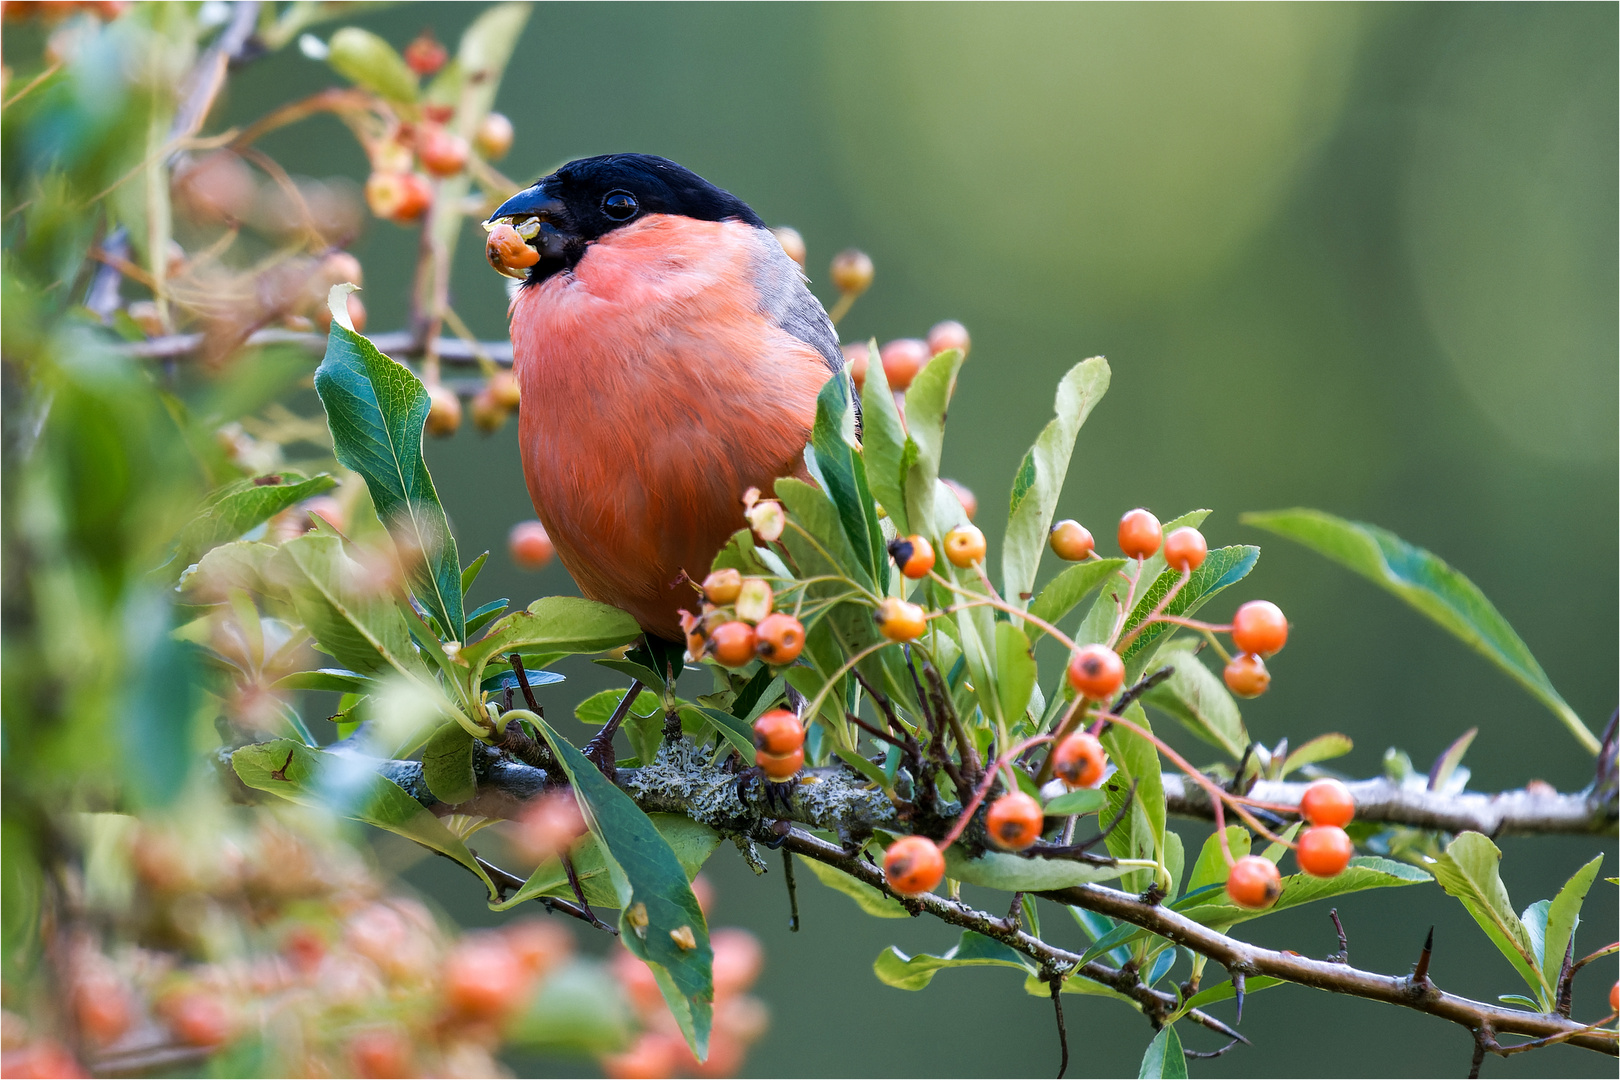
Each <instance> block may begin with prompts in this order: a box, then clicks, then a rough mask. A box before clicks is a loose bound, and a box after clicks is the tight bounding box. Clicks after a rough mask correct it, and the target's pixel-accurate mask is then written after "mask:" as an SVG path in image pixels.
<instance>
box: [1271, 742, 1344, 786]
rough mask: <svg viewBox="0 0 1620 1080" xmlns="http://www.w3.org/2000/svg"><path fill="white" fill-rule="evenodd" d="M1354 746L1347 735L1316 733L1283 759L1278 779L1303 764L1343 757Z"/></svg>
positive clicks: (1301, 767) (1300, 767) (1302, 766)
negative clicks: (1314, 736)
mask: <svg viewBox="0 0 1620 1080" xmlns="http://www.w3.org/2000/svg"><path fill="white" fill-rule="evenodd" d="M1355 748H1356V745H1355V743H1353V742H1351V741H1350V736H1348V735H1340V734H1339V733H1338V732H1336V731H1331V732H1329V733H1327V734H1326V735H1318V736H1317V737H1316V738H1314V739H1311V740H1310V741H1309V742H1306V743H1303V744H1302V745H1300V746H1299V747H1297V748H1296V749H1294V750H1293V751H1291V752H1290V753H1289V755H1288V756H1287V757H1286V758H1284V759H1283V766H1282V773H1281V774H1280V775H1279V776H1278V779H1279V780H1280V779H1282V778H1283V777H1285V776H1287V775H1288V774H1289V773H1291V772H1293V771H1294V770H1295V769H1303V768H1304V767H1305V766H1307V765H1314V764H1316V763H1317V762H1318V761H1332V760H1333V759H1334V758H1337V757H1343V756H1344V755H1346V754H1348V753H1349V752H1350V751H1352V750H1354V749H1355Z"/></svg>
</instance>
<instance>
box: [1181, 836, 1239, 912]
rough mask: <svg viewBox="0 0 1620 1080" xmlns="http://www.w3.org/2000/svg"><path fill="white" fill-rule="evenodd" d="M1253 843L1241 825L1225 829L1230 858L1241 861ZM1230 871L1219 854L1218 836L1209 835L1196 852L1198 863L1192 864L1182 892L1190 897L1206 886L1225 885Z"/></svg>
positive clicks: (1223, 857) (1220, 853) (1224, 858)
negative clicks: (1230, 852) (1230, 851)
mask: <svg viewBox="0 0 1620 1080" xmlns="http://www.w3.org/2000/svg"><path fill="white" fill-rule="evenodd" d="M1253 842H1254V839H1253V837H1251V836H1250V835H1249V830H1247V829H1245V828H1243V827H1242V826H1241V825H1228V826H1227V827H1226V843H1227V846H1228V847H1229V848H1231V850H1232V858H1234V859H1241V858H1243V857H1244V856H1245V855H1247V854H1248V853H1249V845H1250V844H1252V843H1253ZM1230 870H1231V868H1230V867H1228V866H1227V865H1226V856H1225V855H1224V854H1222V852H1221V838H1220V834H1219V833H1211V834H1210V835H1209V838H1208V839H1207V840H1205V841H1204V846H1203V848H1202V849H1201V850H1200V851H1199V852H1198V861H1197V862H1195V863H1193V868H1192V873H1191V874H1189V875H1188V876H1187V884H1186V886H1185V887H1184V888H1183V890H1182V891H1183V892H1185V893H1186V894H1187V895H1189V896H1190V895H1192V894H1193V893H1195V892H1197V891H1198V890H1199V889H1202V888H1204V887H1205V886H1206V885H1225V884H1226V875H1227V874H1228V873H1229V872H1230Z"/></svg>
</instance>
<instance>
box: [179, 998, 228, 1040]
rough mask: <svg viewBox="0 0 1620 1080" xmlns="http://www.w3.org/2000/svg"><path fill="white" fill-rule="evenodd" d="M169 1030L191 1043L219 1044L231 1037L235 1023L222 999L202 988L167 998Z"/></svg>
mask: <svg viewBox="0 0 1620 1080" xmlns="http://www.w3.org/2000/svg"><path fill="white" fill-rule="evenodd" d="M162 1012H163V1013H164V1014H165V1017H166V1019H167V1020H168V1021H169V1029H170V1030H171V1031H173V1032H174V1033H175V1034H176V1035H177V1036H179V1037H180V1041H181V1042H184V1043H189V1044H190V1045H192V1046H220V1045H222V1044H224V1043H226V1042H228V1041H229V1040H230V1038H231V1034H232V1031H233V1029H234V1028H235V1023H234V1021H233V1018H232V1017H231V1012H230V1009H228V1008H227V1007H226V1005H225V1003H224V1002H223V1001H221V1000H220V999H219V998H218V997H215V996H214V995H213V994H209V993H204V992H203V991H201V990H187V991H185V992H183V993H181V994H179V995H178V996H176V997H173V998H170V999H169V1000H167V1001H165V1002H164V1003H163V1006H162Z"/></svg>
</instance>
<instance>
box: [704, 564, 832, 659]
mask: <svg viewBox="0 0 1620 1080" xmlns="http://www.w3.org/2000/svg"><path fill="white" fill-rule="evenodd" d="M701 589H702V592H703V607H702V611H701V612H700V614H697V615H694V614H692V613H691V612H690V611H685V610H683V611H682V612H681V630H682V631H683V632H684V633H685V634H686V651H687V654H688V655H689V656H690V657H691V658H692V659H693V660H698V659H700V658H702V657H704V656H710V657H713V658H714V659H715V660H716V661H717V662H718V663H720V664H721V666H723V667H729V668H738V667H743V666H744V665H746V664H747V663H748V662H749V661H750V660H753V659H754V658H755V657H758V658H759V659H761V660H763V661H765V663H767V664H770V665H772V666H781V665H784V664H791V663H793V661H795V660H797V659H798V658H799V653H801V652H803V651H804V624H803V623H801V622H799V620H798V619H796V618H794V617H793V616H792V615H789V614H788V613H787V612H785V611H773V610H772V609H773V608H774V607H775V606H776V593H775V592H774V591H773V590H772V589H771V583H770V582H768V581H766V580H765V579H764V578H755V577H743V575H742V573H741V572H740V571H738V570H734V569H729V568H728V569H725V570H716V571H714V572H713V573H712V574H710V575H709V576H708V577H706V578H704V579H703V585H702V586H701Z"/></svg>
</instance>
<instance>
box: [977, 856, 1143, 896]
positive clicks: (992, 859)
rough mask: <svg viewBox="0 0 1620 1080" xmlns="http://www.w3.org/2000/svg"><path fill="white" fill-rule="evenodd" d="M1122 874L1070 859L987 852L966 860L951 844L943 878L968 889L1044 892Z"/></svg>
mask: <svg viewBox="0 0 1620 1080" xmlns="http://www.w3.org/2000/svg"><path fill="white" fill-rule="evenodd" d="M1124 872H1125V871H1123V870H1121V869H1120V868H1119V867H1117V866H1097V865H1095V864H1092V863H1083V862H1077V861H1075V860H1073V859H1045V858H1040V857H1038V856H1037V857H1030V858H1026V857H1024V856H1021V855H1010V854H1008V853H1007V852H1004V851H986V852H984V853H983V854H982V855H980V856H979V857H978V858H974V859H969V858H967V857H966V856H964V855H963V854H962V849H961V848H960V847H959V846H958V845H956V844H952V845H951V846H950V847H949V848H948V849H946V851H945V874H946V876H947V877H952V878H955V879H956V880H957V881H962V882H966V883H967V884H969V885H982V886H984V887H985V888H987V889H1000V890H1002V891H1003V892H1045V891H1047V890H1049V889H1068V888H1072V887H1074V886H1076V885H1091V884H1094V883H1096V882H1099V881H1111V880H1112V879H1114V878H1117V877H1119V876H1120V875H1121V874H1123V873H1124Z"/></svg>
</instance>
